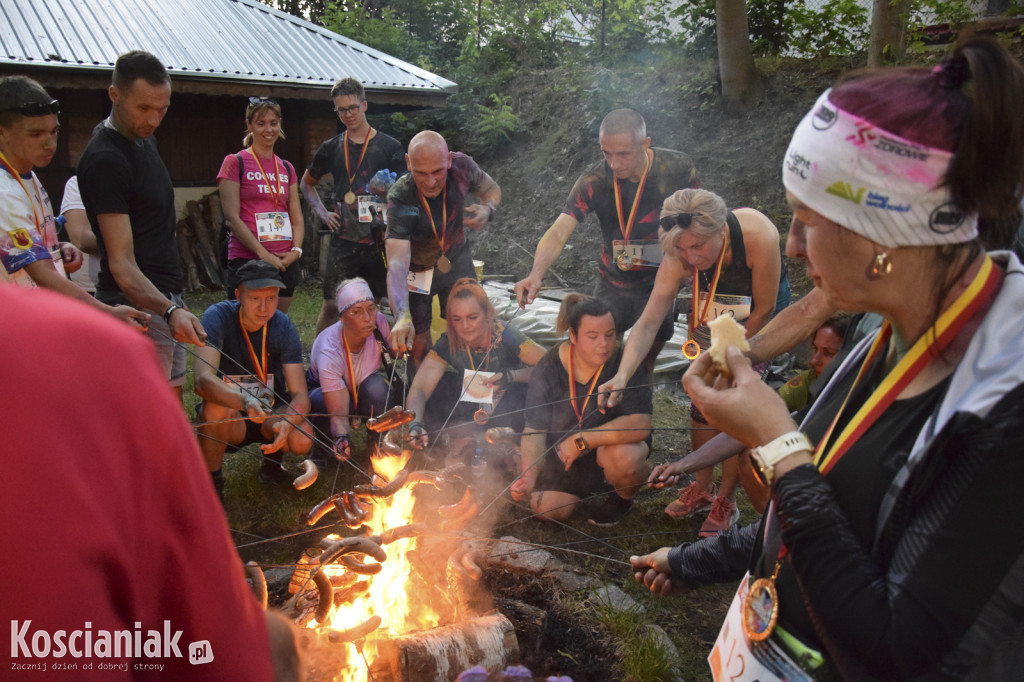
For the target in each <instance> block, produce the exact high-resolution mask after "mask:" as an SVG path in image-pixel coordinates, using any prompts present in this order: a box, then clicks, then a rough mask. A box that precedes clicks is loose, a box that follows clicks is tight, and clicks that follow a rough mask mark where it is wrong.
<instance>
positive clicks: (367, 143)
mask: <svg viewBox="0 0 1024 682" xmlns="http://www.w3.org/2000/svg"><path fill="white" fill-rule="evenodd" d="M373 132H374V131H373V128H372V127H371V128H370V132H368V133H366V139H365V140H363V149H362V151H360V152H359V160H358V161H356V169H355V170H349V162H348V131H347V130H346V131H345V137H344V139H343V140H342V145H343V146H344V150H345V175H346V176H347V177H348V189H349V191H350V192H353V191H355V190H354V189H353V187H352V183H353V182H355V181H356V173H358V172H359V167H360V166H362V165H363V159H364V158H365V157H366V149H367V148H368V147H369V146H370V138H371V137H373Z"/></svg>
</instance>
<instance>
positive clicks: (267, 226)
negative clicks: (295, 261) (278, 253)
mask: <svg viewBox="0 0 1024 682" xmlns="http://www.w3.org/2000/svg"><path fill="white" fill-rule="evenodd" d="M256 237H257V238H258V239H259V240H260V241H261V242H277V241H284V240H289V239H291V238H292V221H291V218H289V217H288V214H287V213H281V212H279V211H278V212H272V213H257V214H256Z"/></svg>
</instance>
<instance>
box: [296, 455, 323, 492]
mask: <svg viewBox="0 0 1024 682" xmlns="http://www.w3.org/2000/svg"><path fill="white" fill-rule="evenodd" d="M319 475H320V471H319V470H318V469H317V468H316V464H313V462H312V460H308V459H305V460H302V475H301V476H299V477H298V478H296V479H295V480H294V481H292V485H294V486H295V489H296V490H305V489H306V488H308V487H309V486H311V485H313V484H314V483H316V477H317V476H319Z"/></svg>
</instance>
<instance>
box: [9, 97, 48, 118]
mask: <svg viewBox="0 0 1024 682" xmlns="http://www.w3.org/2000/svg"><path fill="white" fill-rule="evenodd" d="M4 111H17V112H18V113H19V114H21V115H22V116H46V115H47V114H59V113H60V102H58V101H57V100H53V101H52V102H47V103H45V104H43V103H41V102H33V103H32V104H22V105H21V106H20V107H11V108H10V109H4Z"/></svg>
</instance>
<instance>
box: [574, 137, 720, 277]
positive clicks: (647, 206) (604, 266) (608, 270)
mask: <svg viewBox="0 0 1024 682" xmlns="http://www.w3.org/2000/svg"><path fill="white" fill-rule="evenodd" d="M652 151H653V152H654V161H653V162H652V164H651V168H650V171H648V173H647V182H646V183H645V185H644V193H643V195H641V197H640V205H639V206H638V207H637V212H636V218H635V219H634V222H633V229H632V230H631V231H630V234H629V239H630V241H637V240H651V239H657V238H658V225H659V223H660V220H661V205H662V204H663V203H664V202H665V198H666V197H668V196H670V195H671V194H672V193H673V192H675V191H677V190H680V189H687V188H689V187H700V182H698V180H697V169H696V168H695V167H694V165H693V161H691V160H690V157H689V156H687V155H686V154H683V153H682V152H677V151H673V150H671V149H660V148H654V149H652ZM614 183H615V174H614V173H612V170H611V168H609V167H608V164H607V163H605V162H604V161H598V162H597V163H595V164H594V165H593V166H591V167H590V168H588V169H587V170H585V171H584V172H583V175H581V176H580V177H579V179H578V180H576V184H575V185H573V187H572V191H571V192H570V193H569V198H568V199H567V200H566V203H565V208H564V209H563V211H562V212H563V213H567V214H569V215H571V216H572V217H573V218H575V219H576V220H577V222H583V219H584V218H586V217H587V214H589V213H594V214H596V215H597V220H598V222H599V223H600V226H601V263H600V265H599V266H598V274H599V275H600V276H601V277H602V278H603V279H604V280H606V281H607V282H608V283H610V284H611V285H613V286H614V287H616V288H618V289H626V290H641V291H644V292H649V291H650V290H651V287H653V286H654V275H655V274H656V273H657V272H658V269H657V268H649V269H643V270H627V271H625V272H623V271H622V270H619V268H618V267H617V266H616V265H615V254H614V251H613V247H612V242H613V241H614V240H621V239H622V238H623V237H622V227H621V226H620V223H619V213H618V210H617V208H616V206H615V188H614ZM638 188H639V183H638V182H630V181H629V180H621V181H619V189H620V192H621V198H622V211H623V219H624V220H626V221H628V220H629V212H630V209H631V208H632V206H633V200H634V199H635V198H636V192H637V189H638Z"/></svg>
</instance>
